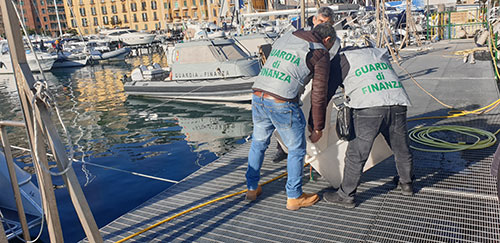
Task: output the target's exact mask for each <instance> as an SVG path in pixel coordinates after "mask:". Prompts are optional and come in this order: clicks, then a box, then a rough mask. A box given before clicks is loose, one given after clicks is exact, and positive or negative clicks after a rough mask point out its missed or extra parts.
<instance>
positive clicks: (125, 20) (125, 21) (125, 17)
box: [123, 15, 128, 23]
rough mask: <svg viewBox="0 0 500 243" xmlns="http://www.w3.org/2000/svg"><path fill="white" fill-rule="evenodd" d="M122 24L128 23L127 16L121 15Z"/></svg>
mask: <svg viewBox="0 0 500 243" xmlns="http://www.w3.org/2000/svg"><path fill="white" fill-rule="evenodd" d="M123 22H124V23H128V20H127V15H123Z"/></svg>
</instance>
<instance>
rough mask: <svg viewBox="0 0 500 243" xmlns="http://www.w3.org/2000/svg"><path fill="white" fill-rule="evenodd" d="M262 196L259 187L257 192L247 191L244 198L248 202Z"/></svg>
mask: <svg viewBox="0 0 500 243" xmlns="http://www.w3.org/2000/svg"><path fill="white" fill-rule="evenodd" d="M260 194H262V187H261V186H260V185H258V186H257V190H248V191H247V196H246V197H245V199H246V200H248V201H255V199H257V197H258V196H259V195H260Z"/></svg>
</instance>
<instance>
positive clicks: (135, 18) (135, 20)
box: [134, 14, 139, 29]
mask: <svg viewBox="0 0 500 243" xmlns="http://www.w3.org/2000/svg"><path fill="white" fill-rule="evenodd" d="M134 22H136V23H137V22H139V21H138V20H137V14H134ZM136 26H137V25H136ZM135 29H137V27H136V28H135Z"/></svg>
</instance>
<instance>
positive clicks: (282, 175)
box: [115, 157, 316, 243]
mask: <svg viewBox="0 0 500 243" xmlns="http://www.w3.org/2000/svg"><path fill="white" fill-rule="evenodd" d="M315 158H316V157H311V158H309V159H308V161H312V160H313V159H315ZM310 163H311V162H307V161H306V163H305V164H304V167H306V166H308V165H309V164H310ZM287 174H288V173H287V172H285V173H283V174H281V175H279V176H277V177H275V178H272V179H270V180H268V181H266V182H264V183H262V184H260V185H261V186H263V185H266V184H269V183H271V182H273V181H275V180H278V179H280V178H282V177H284V176H286V175H287ZM247 191H248V189H245V190H241V191H239V192H235V193H232V194H229V195H226V196H222V197H219V198H216V199H213V200H211V201H208V202H205V203H202V204H199V205H197V206H194V207H192V208H190V209H187V210H185V211H182V212H180V213H178V214H176V215H173V216H171V217H168V218H166V219H164V220H162V221H160V222H158V223H156V224H153V225H151V226H149V227H147V228H145V229H142V230H141V231H139V232H136V233H134V234H131V235H129V236H127V237H125V238H123V239H121V240H118V241H116V242H115V243H121V242H125V241H126V240H130V239H132V238H134V237H136V236H138V235H140V234H142V233H144V232H147V231H149V230H151V229H154V228H156V227H158V226H160V225H162V224H164V223H166V222H168V221H170V220H172V219H175V218H178V217H180V216H182V215H184V214H187V213H189V212H191V211H194V210H196V209H199V208H202V207H204V206H207V205H210V204H212V203H215V202H218V201H221V200H224V199H226V198H230V197H234V196H237V195H240V194H243V193H245V192H247Z"/></svg>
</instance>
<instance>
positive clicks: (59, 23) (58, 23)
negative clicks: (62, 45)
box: [54, 0, 63, 37]
mask: <svg viewBox="0 0 500 243" xmlns="http://www.w3.org/2000/svg"><path fill="white" fill-rule="evenodd" d="M56 1H57V0H54V7H55V10H56V17H57V25H58V26H59V37H62V35H63V33H62V28H61V19H60V18H59V10H58V9H57V2H56Z"/></svg>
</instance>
